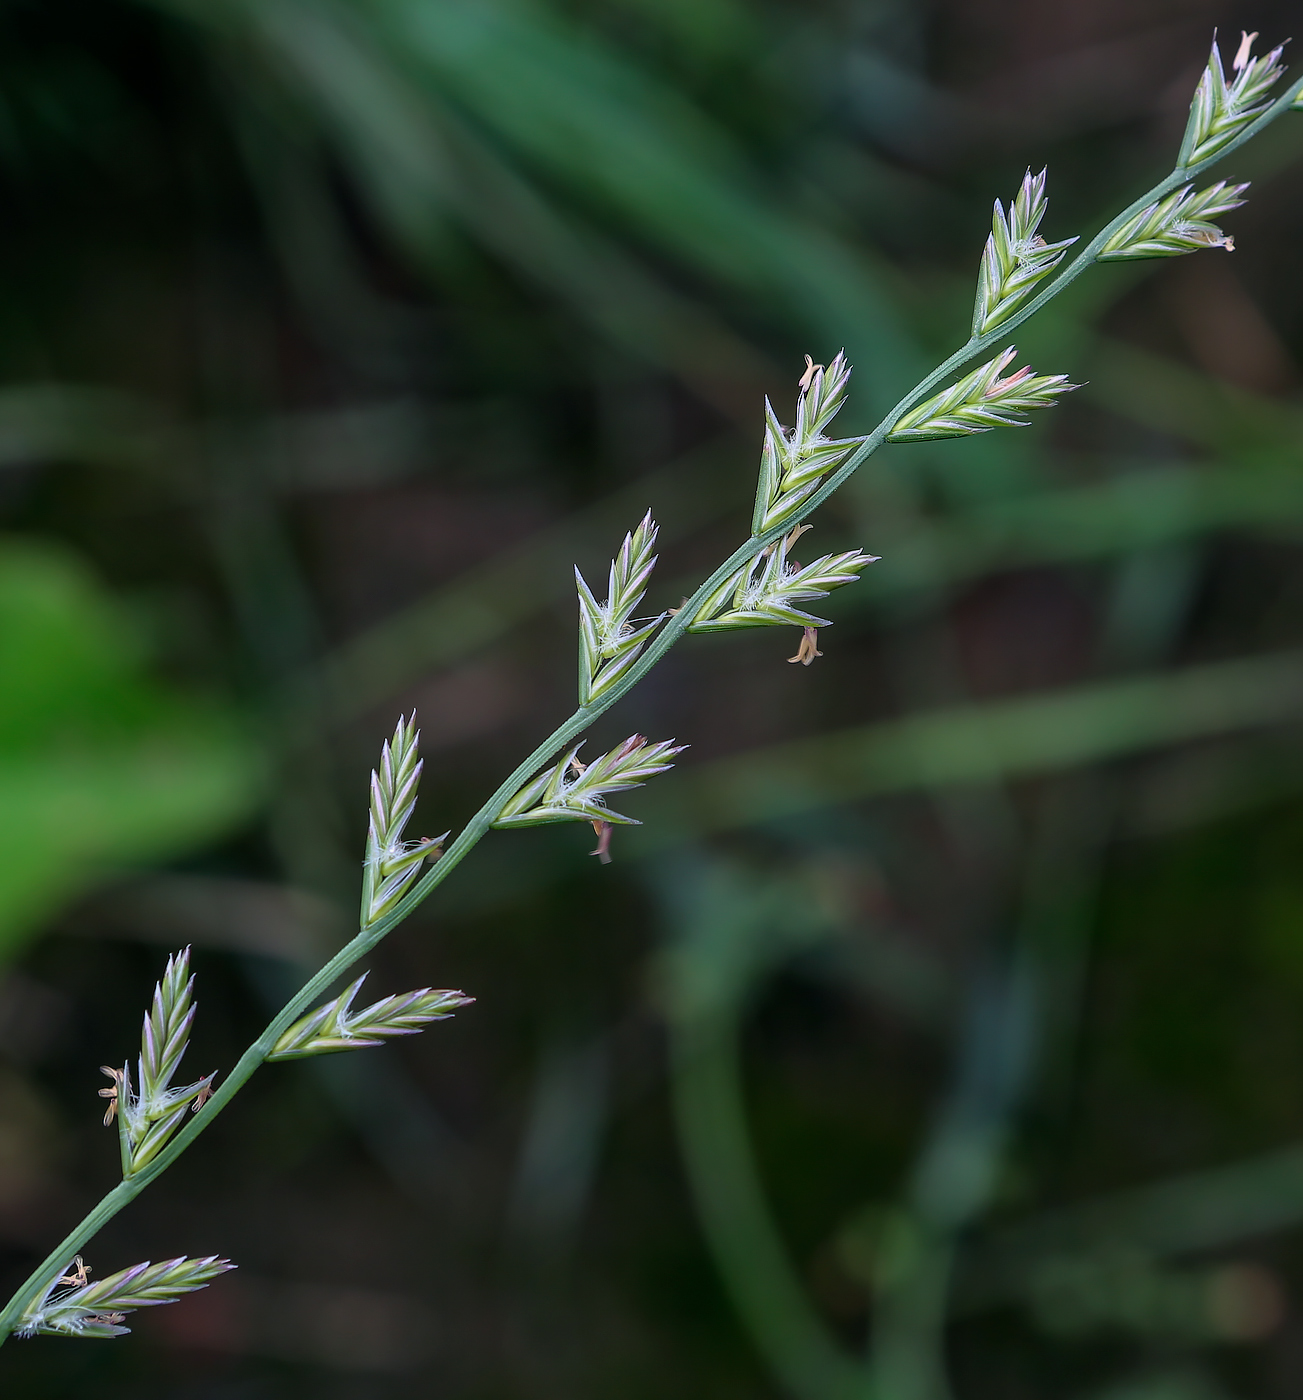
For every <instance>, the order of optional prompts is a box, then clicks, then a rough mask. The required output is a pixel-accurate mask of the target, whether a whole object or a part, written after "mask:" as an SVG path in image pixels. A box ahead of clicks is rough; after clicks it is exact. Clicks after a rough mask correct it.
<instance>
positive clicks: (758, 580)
mask: <svg viewBox="0 0 1303 1400" xmlns="http://www.w3.org/2000/svg"><path fill="white" fill-rule="evenodd" d="M798 534H799V531H796V530H793V531H792V532H791V534H788V535H784V536H783V538H782V539H781V540H779V541H778V543H777V544H776V545H774V546H773V547H771V548H770V549H767V550H765V551H764V552H763V553H762V554H760V555H758V556H757V557H756V558H755V559H753V560H752V561H751V562H750V563H749V564H746V565H744V566H743V567H742V568H741V569H739V570H738V571H737V573H735V574H734V575H733V576H732V577H731V578H728V579H726V580H725V581H724V582H723V583H722V584H720V586H719V587H718V588H717V589H716V590H715V591H714V592H713V593H712V594H711V595H710V596H709V597H708V598H707V599H706V600H705V602H703V603H702V605H701V607H700V608H698V609H697V614H696V616H695V617H694V618H693V619H692V621H691V623H689V624H688V631H689V632H731V631H733V630H735V629H737V628H742V627H774V626H792V627H802V628H806V627H828V626H831V624H830V623H829V621H828V619H827V618H825V617H815V616H814V615H813V614H812V613H808V612H805V611H803V610H802V609H801V608H798V607H797V606H796V604H797V603H802V602H806V601H807V600H810V599H814V598H826V597H827V596H828V594H829V593H831V592H832V590H833V589H834V588H841V587H843V586H844V585H845V584H848V583H854V582H855V581H856V580H857V579H858V578H859V576H860V572H861V570H863V569H864V568H866V567H867V566H868V565H869V564H876V563H877V561H878V556H877V555H876V554H864V553H861V551H859V550H858V549H850V550H847V551H846V552H845V553H843V554H825V555H824V556H823V557H822V558H820V559H816V560H815V561H814V563H813V564H806V565H805V566H804V567H802V566H801V565H799V564H796V563H795V562H793V561H790V560H789V559H788V552H789V550H790V549H791V547H792V545H793V544H794V543H795V542H796V539H797V536H798Z"/></svg>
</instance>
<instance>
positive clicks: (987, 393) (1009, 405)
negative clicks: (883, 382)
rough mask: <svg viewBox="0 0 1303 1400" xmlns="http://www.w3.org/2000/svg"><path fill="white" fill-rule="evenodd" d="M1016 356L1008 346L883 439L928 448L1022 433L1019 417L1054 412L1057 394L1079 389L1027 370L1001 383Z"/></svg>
mask: <svg viewBox="0 0 1303 1400" xmlns="http://www.w3.org/2000/svg"><path fill="white" fill-rule="evenodd" d="M1016 353H1017V351H1016V349H1015V347H1014V346H1012V345H1011V346H1010V347H1009V348H1008V349H1007V350H1006V351H1004V353H1003V354H1001V355H997V356H996V358H995V359H994V360H988V361H987V363H986V364H984V365H980V366H979V367H978V368H977V369H975V370H973V372H972V373H971V374H966V375H965V376H964V377H963V378H962V379H961V380H960V381H959V382H958V383H957V384H952V385H951V387H950V388H949V389H944V390H942V392H941V393H939V394H936V395H934V396H933V397H932V398H930V399H928V400H927V402H926V403H922V404H919V406H918V407H917V408H911V409H910V410H909V412H908V413H905V414H902V415H901V417H900V418H899V419H898V420H897V421H896V423H895V425H894V426H893V428H892V429H891V431H890V432H889V433H888V434H887V441H888V442H926V441H928V440H930V439H933V438H949V437H967V436H968V435H969V434H970V433H989V432H990V431H991V429H992V428H1025V427H1026V426H1027V419H1026V418H1024V417H1023V416H1022V415H1023V414H1026V413H1030V412H1031V411H1032V410H1033V409H1038V408H1052V407H1053V406H1054V404H1055V402H1056V401H1057V399H1058V396H1059V395H1060V394H1066V393H1068V392H1070V391H1071V390H1073V389H1077V388H1080V387H1081V386H1080V385H1077V384H1069V383H1068V376H1067V375H1066V374H1043V375H1035V374H1033V373H1032V371H1031V369H1030V367H1025V368H1023V369H1020V370H1018V372H1017V373H1016V374H1011V375H1008V376H1007V377H1004V378H1002V377H1001V375H1002V372H1003V370H1004V369H1005V368H1006V367H1007V365H1008V364H1009V361H1010V360H1012V359H1013V357H1014V355H1015V354H1016Z"/></svg>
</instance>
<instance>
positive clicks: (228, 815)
mask: <svg viewBox="0 0 1303 1400" xmlns="http://www.w3.org/2000/svg"><path fill="white" fill-rule="evenodd" d="M143 662H144V657H143V654H142V649H141V647H140V644H139V641H138V639H137V637H136V636H135V634H134V631H133V629H132V627H131V625H130V623H129V620H128V619H127V618H126V616H124V614H123V611H122V609H121V608H120V607H119V606H118V605H117V604H116V603H115V602H114V600H113V598H112V597H111V596H110V595H109V594H108V593H106V591H105V590H104V589H103V588H102V587H101V586H100V585H99V584H98V583H97V582H96V580H95V579H94V578H93V577H92V576H91V575H90V574H89V572H88V571H87V570H86V569H85V568H84V567H83V566H82V565H81V564H80V562H79V561H78V560H77V559H76V558H75V556H73V555H71V554H69V553H67V552H65V551H63V550H61V549H59V548H57V547H55V546H52V545H43V546H37V545H33V544H31V543H28V542H23V543H19V542H17V541H15V540H13V539H9V540H5V541H3V542H2V543H0V677H3V684H2V685H0V959H6V958H8V957H10V956H11V955H12V954H13V952H14V951H15V950H16V949H17V948H18V947H19V945H20V944H21V942H22V941H23V940H24V939H25V938H27V937H29V936H30V935H31V934H32V933H33V931H34V930H35V929H36V928H38V927H39V925H40V923H41V921H42V920H43V919H45V918H48V917H49V916H50V915H51V914H52V913H53V912H54V911H55V910H57V909H58V908H59V907H60V906H61V905H63V904H65V903H66V902H67V901H68V900H70V899H72V898H74V897H76V896H77V895H78V894H80V893H82V892H83V891H85V890H86V889H87V888H89V887H90V886H91V885H93V884H94V883H95V882H96V880H98V879H100V878H102V877H103V876H104V875H106V874H107V873H109V872H110V871H112V870H114V869H118V868H121V867H124V866H131V865H135V864H139V863H142V862H152V861H158V860H165V859H168V858H170V857H173V856H176V855H179V854H181V853H182V852H184V851H186V850H187V849H189V848H191V847H193V846H195V845H199V844H201V843H203V842H204V841H207V840H210V839H211V838H212V837H213V836H215V835H217V834H218V833H220V832H221V831H222V830H223V829H224V828H225V827H227V826H229V825H231V824H232V823H233V822H235V821H237V820H238V819H239V818H240V817H241V816H243V815H244V814H245V813H246V812H247V811H248V810H249V809H250V806H251V804H252V802H253V800H254V798H255V796H256V793H257V789H258V768H259V764H258V758H257V754H256V751H255V749H254V747H253V745H252V743H251V742H250V740H249V738H248V736H247V735H244V734H242V733H241V731H240V729H239V727H238V726H237V725H236V723H235V722H234V719H233V717H232V716H231V715H229V714H227V713H225V712H223V711H222V710H221V709H219V708H218V707H216V706H214V705H212V704H207V703H201V702H198V701H195V700H192V699H188V698H186V697H184V696H182V695H181V694H179V693H176V692H174V691H172V690H170V689H169V688H167V687H165V686H163V685H160V684H159V683H157V682H156V681H153V680H151V679H149V678H148V677H147V675H146V674H145V673H144V666H143Z"/></svg>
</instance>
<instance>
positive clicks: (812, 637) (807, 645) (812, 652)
mask: <svg viewBox="0 0 1303 1400" xmlns="http://www.w3.org/2000/svg"><path fill="white" fill-rule="evenodd" d="M818 641H819V629H818V628H817V627H807V628H805V630H804V631H803V632H802V633H801V645H800V646H799V647H797V649H796V655H795V656H789V657H788V658H787V659H788V661H789V662H793V663H794V662H798V661H799V662H800V663H801V665H802V666H808V665H809V664H810V663H811V662H812V661H813V660H814V658H815V657H816V656H822V655H823V652H821V651H820V650H819V648H818Z"/></svg>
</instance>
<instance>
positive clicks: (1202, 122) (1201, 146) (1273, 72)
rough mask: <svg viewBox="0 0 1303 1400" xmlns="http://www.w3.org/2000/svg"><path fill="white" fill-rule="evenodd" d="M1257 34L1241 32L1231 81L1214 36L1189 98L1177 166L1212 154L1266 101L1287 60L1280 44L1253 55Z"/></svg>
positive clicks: (1265, 107)
mask: <svg viewBox="0 0 1303 1400" xmlns="http://www.w3.org/2000/svg"><path fill="white" fill-rule="evenodd" d="M1257 37H1258V36H1257V34H1248V33H1245V34H1242V35H1241V36H1240V47H1239V49H1238V50H1237V52H1236V54H1235V58H1234V59H1233V60H1232V62H1231V71H1232V72H1233V73H1234V74H1235V76H1234V78H1232V79H1231V81H1230V82H1229V83H1228V82H1227V81H1226V73H1225V71H1224V70H1223V68H1222V56H1221V52H1220V50H1219V49H1218V48H1217V41H1216V39H1214V40H1213V46H1212V51H1211V53H1209V55H1208V63H1207V65H1206V66H1205V68H1204V70H1203V73H1202V75H1201V76H1200V78H1199V85H1198V87H1196V88H1195V90H1194V100H1193V101H1192V102H1191V103H1190V117H1189V120H1188V121H1187V122H1186V126H1185V136H1184V139H1183V140H1182V142H1181V154H1180V156H1179V157H1178V158H1177V162H1176V168H1177V169H1178V170H1185V169H1188V168H1189V167H1190V166H1192V165H1198V164H1199V162H1200V161H1204V160H1207V159H1208V157H1209V156H1214V155H1216V154H1217V152H1218V151H1220V150H1222V149H1223V147H1225V146H1228V145H1230V143H1231V142H1232V141H1234V140H1235V138H1236V137H1237V136H1238V135H1239V134H1240V132H1242V131H1243V130H1244V128H1245V127H1246V126H1248V125H1249V123H1250V122H1252V121H1253V119H1254V117H1256V116H1258V115H1259V114H1260V113H1262V112H1265V111H1266V110H1267V107H1268V106H1269V105H1270V103H1269V101H1268V100H1267V98H1268V95H1269V94H1270V92H1271V89H1272V88H1273V87H1275V85H1276V84H1277V83H1278V82H1279V81H1280V78H1281V75H1282V74H1283V73H1284V71H1285V65H1284V64H1283V63H1281V62H1280V56H1281V54H1282V52H1284V45H1283V44H1281V45H1278V46H1277V47H1276V48H1274V49H1272V50H1271V52H1270V53H1266V54H1263V55H1262V56H1261V57H1259V58H1254V57H1253V41H1254V40H1255V39H1256V38H1257Z"/></svg>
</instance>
